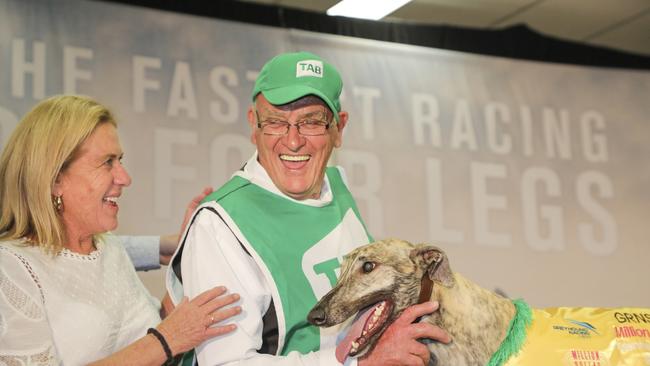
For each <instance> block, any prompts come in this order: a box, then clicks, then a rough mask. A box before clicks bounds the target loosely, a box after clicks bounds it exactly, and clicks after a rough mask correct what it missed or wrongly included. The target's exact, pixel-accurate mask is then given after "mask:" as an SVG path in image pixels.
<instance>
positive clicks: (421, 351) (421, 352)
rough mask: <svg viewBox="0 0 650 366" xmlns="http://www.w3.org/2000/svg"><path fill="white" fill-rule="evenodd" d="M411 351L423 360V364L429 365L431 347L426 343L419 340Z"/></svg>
mask: <svg viewBox="0 0 650 366" xmlns="http://www.w3.org/2000/svg"><path fill="white" fill-rule="evenodd" d="M409 352H410V353H411V354H412V355H415V356H417V357H418V358H420V359H421V360H422V364H423V365H427V364H428V363H429V358H431V353H429V348H428V347H427V346H425V345H424V344H422V343H420V342H417V343H416V344H415V345H414V346H413V347H412V348H411V349H410V350H409Z"/></svg>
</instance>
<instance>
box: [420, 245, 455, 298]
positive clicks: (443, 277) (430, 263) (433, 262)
mask: <svg viewBox="0 0 650 366" xmlns="http://www.w3.org/2000/svg"><path fill="white" fill-rule="evenodd" d="M409 257H410V258H411V260H412V261H413V262H415V264H416V265H418V266H419V267H420V268H421V269H422V270H423V271H425V272H426V273H427V275H428V276H429V278H430V279H431V280H432V281H434V282H436V283H438V284H441V285H443V286H445V287H453V286H454V285H455V284H456V281H455V280H454V273H453V272H452V271H451V267H449V260H448V259H447V255H446V254H445V252H443V251H442V249H440V248H438V247H435V246H433V245H429V244H418V245H416V247H415V249H413V250H412V251H411V253H410V255H409Z"/></svg>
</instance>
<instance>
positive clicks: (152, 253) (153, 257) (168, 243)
mask: <svg viewBox="0 0 650 366" xmlns="http://www.w3.org/2000/svg"><path fill="white" fill-rule="evenodd" d="M210 193H212V187H205V188H203V191H201V193H200V194H198V195H196V196H194V198H192V200H191V201H190V202H189V203H188V204H187V207H186V208H185V216H184V217H183V223H182V224H181V231H180V233H183V232H185V229H186V228H187V223H188V222H189V220H190V218H191V217H192V214H193V213H194V210H195V209H196V208H197V207H198V206H199V204H200V203H201V201H202V200H203V199H204V198H205V197H206V196H207V195H209V194H210ZM119 238H120V241H121V242H122V243H123V244H124V248H125V249H126V252H127V253H128V254H129V258H131V262H133V265H134V266H135V270H136V271H149V270H153V269H159V268H160V265H164V266H166V265H168V264H169V261H170V260H171V257H172V255H173V254H174V252H175V251H176V247H177V246H178V241H179V238H180V234H179V233H176V234H169V235H161V236H143V235H140V236H119Z"/></svg>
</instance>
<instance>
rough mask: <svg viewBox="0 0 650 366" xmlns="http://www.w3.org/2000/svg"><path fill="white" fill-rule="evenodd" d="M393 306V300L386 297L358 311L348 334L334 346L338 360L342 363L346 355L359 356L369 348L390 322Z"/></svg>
mask: <svg viewBox="0 0 650 366" xmlns="http://www.w3.org/2000/svg"><path fill="white" fill-rule="evenodd" d="M393 307H394V304H393V302H392V301H391V300H389V299H386V300H382V301H379V302H377V303H375V304H373V305H370V306H368V307H366V308H364V309H362V310H361V311H359V313H358V314H357V317H356V318H355V321H354V323H353V324H352V326H351V327H350V330H349V331H348V334H347V335H346V336H345V338H344V339H343V340H342V341H341V342H340V343H339V345H338V346H337V347H336V358H337V359H338V360H339V362H341V363H343V362H344V361H345V359H346V358H347V357H356V356H361V355H363V354H365V353H366V352H367V351H368V350H370V348H369V347H370V346H371V345H374V343H375V342H376V341H377V339H378V338H379V336H380V335H381V334H382V333H383V331H384V329H386V328H387V327H388V325H389V324H390V322H389V318H390V315H391V314H392V312H393Z"/></svg>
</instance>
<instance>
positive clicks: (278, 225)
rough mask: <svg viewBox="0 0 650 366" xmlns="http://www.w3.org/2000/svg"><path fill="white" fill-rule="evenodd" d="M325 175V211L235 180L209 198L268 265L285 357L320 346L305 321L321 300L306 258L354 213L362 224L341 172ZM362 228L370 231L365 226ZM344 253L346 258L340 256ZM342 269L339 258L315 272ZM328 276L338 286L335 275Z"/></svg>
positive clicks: (315, 332)
mask: <svg viewBox="0 0 650 366" xmlns="http://www.w3.org/2000/svg"><path fill="white" fill-rule="evenodd" d="M326 174H327V177H328V180H329V184H330V189H331V190H332V194H333V200H332V202H331V203H329V204H327V205H325V206H322V207H313V206H308V205H304V204H301V203H298V202H295V201H292V200H289V199H287V198H285V197H282V196H279V195H277V194H275V193H271V192H269V191H267V190H265V189H263V188H261V187H259V186H257V185H255V184H252V183H250V181H248V180H246V179H244V178H242V177H239V176H235V177H233V178H232V179H231V180H230V181H229V182H228V183H227V184H226V185H224V186H223V187H222V188H220V189H219V190H217V191H216V192H214V193H212V194H211V195H210V196H209V197H207V198H206V200H214V201H217V202H218V203H219V204H220V205H221V207H223V208H224V209H225V210H226V212H227V213H228V215H229V216H230V217H231V219H232V220H233V221H234V222H235V223H236V224H237V227H238V228H239V230H240V231H241V233H242V234H243V236H244V237H245V239H246V241H247V242H248V243H249V244H250V245H251V246H252V247H253V249H254V251H255V252H256V253H257V254H258V255H259V257H260V258H261V259H262V261H263V262H264V263H263V265H262V264H260V263H258V265H260V266H262V267H263V268H264V267H266V269H267V270H268V272H269V273H270V275H271V276H272V282H273V283H272V285H274V286H275V287H276V290H277V294H278V295H279V299H276V298H275V297H274V301H275V303H276V304H278V301H281V305H282V309H279V308H278V307H277V306H276V310H278V311H277V315H278V321H279V322H283V324H285V326H286V333H285V342H284V345H283V347H282V350H281V354H283V355H286V354H287V353H289V352H290V351H299V352H300V353H303V354H304V353H307V352H310V351H315V350H318V349H319V347H320V331H319V330H318V328H316V327H314V326H312V325H310V324H309V323H308V322H307V320H306V316H307V313H308V312H309V310H310V309H311V308H312V307H313V306H314V305H315V304H316V302H317V299H316V297H315V295H314V290H313V289H312V287H311V285H310V283H309V280H308V279H307V277H306V275H305V273H304V272H303V268H302V265H303V264H302V259H303V256H304V254H305V253H306V252H307V251H308V250H309V249H311V248H312V247H314V246H315V245H316V244H318V243H319V242H321V241H322V240H323V238H325V237H326V236H327V235H328V234H330V233H331V232H332V230H334V229H335V228H336V227H337V226H339V225H340V224H341V222H342V219H343V217H344V215H345V214H346V213H347V212H348V211H350V210H352V212H353V213H354V216H356V220H358V221H359V222H360V223H361V225H363V222H362V221H361V218H360V217H361V216H360V215H359V211H358V209H357V207H356V204H355V202H354V200H353V198H352V195H351V194H350V192H349V191H348V190H347V188H346V187H345V184H344V183H343V180H342V179H341V176H340V173H339V171H338V169H336V168H328V169H327V171H326ZM363 227H364V229H365V225H363ZM365 236H366V237H364V238H363V241H364V242H363V243H359V245H361V244H365V243H367V242H370V241H371V240H372V238H371V237H370V236H369V234H368V233H367V230H365ZM248 249H250V248H248ZM343 254H345V253H339V255H343ZM253 258H255V257H253ZM318 260H321V258H318ZM333 261H335V262H333ZM339 265H340V263H338V259H337V258H335V257H334V258H322V261H321V262H320V263H318V264H317V265H314V267H313V270H314V272H315V273H323V274H325V273H326V272H325V270H329V271H330V272H332V271H331V270H332V269H334V268H337V267H338V266H339ZM332 273H333V272H332ZM327 277H328V279H329V281H330V285H332V286H333V284H334V282H335V281H336V278H335V276H331V277H330V276H327ZM280 310H282V311H280Z"/></svg>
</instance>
